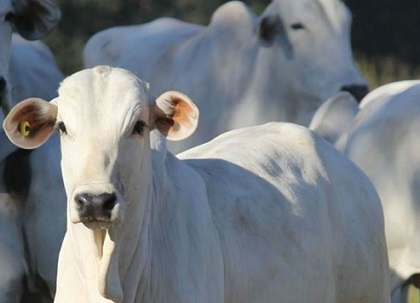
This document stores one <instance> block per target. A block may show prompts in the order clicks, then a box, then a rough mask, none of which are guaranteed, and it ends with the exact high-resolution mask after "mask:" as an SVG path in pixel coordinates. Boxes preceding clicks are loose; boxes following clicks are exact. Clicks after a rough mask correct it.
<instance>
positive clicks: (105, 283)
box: [68, 180, 152, 302]
mask: <svg viewBox="0 0 420 303" xmlns="http://www.w3.org/2000/svg"><path fill="white" fill-rule="evenodd" d="M142 181H144V180H142ZM134 183H135V182H133V184H129V185H128V186H127V188H126V189H127V191H126V192H127V193H128V194H127V197H126V198H127V201H128V203H129V206H128V208H127V212H126V214H125V216H124V222H123V224H122V225H116V226H113V227H111V228H109V229H107V230H100V229H96V230H91V229H88V228H86V227H85V226H83V225H82V224H76V225H74V224H71V223H69V224H70V226H68V233H71V234H72V237H73V239H74V240H72V243H83V245H79V246H78V249H79V251H78V252H77V253H78V254H79V255H80V258H79V260H83V261H82V262H83V264H81V266H80V268H79V270H81V271H82V272H81V274H82V275H83V276H84V277H89V278H88V279H86V281H85V282H84V283H86V285H85V287H86V289H87V290H86V291H87V293H88V294H89V295H92V296H94V298H90V300H89V302H108V301H107V300H104V298H106V299H109V300H111V301H112V302H122V301H123V300H124V302H135V301H136V299H135V298H139V297H140V298H145V299H144V301H142V302H148V301H149V300H148V299H147V298H148V297H149V296H150V287H149V286H150V285H148V283H149V281H150V278H149V277H150V264H151V262H150V245H149V241H148V240H149V225H150V224H149V221H150V218H151V215H150V212H151V206H152V205H151V198H152V190H151V188H152V182H151V180H150V182H149V183H147V184H144V186H143V187H142V186H140V187H139V185H138V182H136V184H134ZM134 188H135V189H134ZM80 239H83V240H82V241H80ZM134 281H136V282H138V281H142V283H141V284H139V285H136V284H133V283H136V282H134ZM92 289H98V290H99V291H98V292H97V293H96V295H95V292H92V291H91V290H92ZM99 294H100V296H99V298H98V297H95V296H97V295H99ZM89 295H88V296H89Z"/></svg>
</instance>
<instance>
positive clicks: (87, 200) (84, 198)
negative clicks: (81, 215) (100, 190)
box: [74, 194, 93, 207]
mask: <svg viewBox="0 0 420 303" xmlns="http://www.w3.org/2000/svg"><path fill="white" fill-rule="evenodd" d="M74 200H75V202H76V204H77V206H79V207H83V206H86V205H88V204H92V201H93V197H92V195H89V194H78V195H76V197H75V198H74Z"/></svg>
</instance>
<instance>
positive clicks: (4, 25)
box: [0, 0, 61, 303]
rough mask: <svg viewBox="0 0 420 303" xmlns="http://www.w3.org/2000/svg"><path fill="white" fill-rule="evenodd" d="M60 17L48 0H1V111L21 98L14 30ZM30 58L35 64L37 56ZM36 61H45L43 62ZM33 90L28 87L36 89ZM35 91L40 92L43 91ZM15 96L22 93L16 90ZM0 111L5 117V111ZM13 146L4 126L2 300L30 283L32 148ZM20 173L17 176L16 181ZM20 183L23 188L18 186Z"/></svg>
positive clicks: (30, 34)
mask: <svg viewBox="0 0 420 303" xmlns="http://www.w3.org/2000/svg"><path fill="white" fill-rule="evenodd" d="M60 17H61V13H60V10H59V8H58V7H57V6H56V5H55V4H54V3H52V2H51V1H49V0H0V106H1V107H2V109H3V112H7V111H8V110H9V108H10V106H12V105H14V104H15V103H16V102H18V101H20V100H17V99H14V100H13V98H12V94H13V93H12V90H13V89H12V86H13V87H16V86H19V87H20V88H22V86H21V85H20V84H19V83H17V82H15V80H16V79H17V78H16V77H15V76H16V75H17V73H15V72H16V71H17V69H14V68H16V67H17V65H15V63H16V61H15V60H14V57H13V55H12V54H11V52H12V48H14V46H12V45H15V42H14V40H13V42H12V35H13V34H12V32H13V30H15V31H16V32H18V33H19V34H20V35H21V36H22V37H24V38H25V39H29V40H36V39H40V38H42V37H43V36H45V35H46V34H48V33H49V32H50V31H51V30H52V29H53V28H54V27H55V26H56V25H57V23H58V22H59V20H60ZM11 56H12V57H11ZM10 62H12V63H10ZM13 62H15V63H13ZM30 63H31V65H36V63H37V62H36V61H35V62H30ZM38 63H39V64H41V66H42V62H38ZM12 65H13V66H12ZM11 69H12V70H13V69H14V71H15V72H13V71H12V72H11V73H10V70H11ZM18 72H20V73H23V74H24V73H28V74H30V73H31V72H32V70H31V68H30V67H29V66H25V68H24V69H23V70H20V71H18ZM13 75H14V76H13ZM40 77H42V75H40ZM12 78H13V79H15V80H12ZM45 80H46V79H45ZM12 81H13V82H14V83H13V84H12ZM26 83H27V82H26ZM56 89H57V87H55V88H54V87H51V91H54V90H56ZM20 92H23V90H20ZM33 92H34V91H31V92H29V93H30V94H31V95H33ZM37 95H39V96H41V95H43V93H42V94H37ZM16 97H17V98H18V96H16ZM0 116H1V118H3V115H2V113H1V114H0ZM14 150H15V148H12V147H11V146H10V145H8V144H7V142H6V141H5V135H4V132H3V131H0V205H1V209H2V211H1V216H0V217H1V218H0V224H1V225H2V229H1V235H0V256H1V257H0V264H1V268H2V270H1V274H0V301H1V302H19V300H21V297H22V292H24V290H25V288H26V283H23V282H24V276H27V275H28V272H29V271H31V270H30V266H29V264H28V260H27V259H26V254H27V253H28V251H27V250H26V248H27V246H26V245H25V243H24V237H25V236H24V234H23V233H22V224H23V223H24V222H23V221H24V216H23V214H22V210H23V209H24V208H25V207H26V205H25V203H24V202H25V199H26V197H27V195H28V194H29V188H28V187H27V188H24V187H25V186H26V185H29V182H30V178H29V177H30V174H31V169H30V165H29V159H28V157H29V154H30V153H29V152H27V151H23V150H18V151H16V152H14ZM19 178H20V179H19ZM22 178H23V179H22ZM17 179H18V182H14V181H16V180H17ZM20 186H23V187H20ZM21 189H22V191H20V190H21ZM4 209H8V210H9V211H4ZM6 222H7V224H6ZM7 226H9V227H7ZM39 236H41V235H38V237H39ZM23 248H25V249H23ZM29 284H32V283H29ZM34 284H35V283H34ZM25 294H26V295H25V298H24V300H25V301H24V302H31V303H32V302H38V298H36V297H35V296H32V295H30V294H29V293H25ZM41 300H42V299H41Z"/></svg>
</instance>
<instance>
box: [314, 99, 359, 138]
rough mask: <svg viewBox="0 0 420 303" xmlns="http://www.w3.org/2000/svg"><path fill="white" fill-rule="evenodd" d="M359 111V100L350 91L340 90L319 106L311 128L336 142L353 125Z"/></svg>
mask: <svg viewBox="0 0 420 303" xmlns="http://www.w3.org/2000/svg"><path fill="white" fill-rule="evenodd" d="M358 112H359V105H358V104H357V100H356V99H355V98H354V97H353V96H352V95H351V94H350V93H348V92H340V93H338V94H337V95H335V96H333V97H331V98H330V99H328V100H327V101H325V102H324V103H323V104H322V105H321V106H320V107H319V108H318V110H317V111H316V112H315V115H314V116H313V117H312V121H311V123H310V125H309V129H311V130H313V131H314V132H315V133H317V134H318V135H320V136H321V137H323V138H324V139H325V140H327V141H328V142H330V143H332V144H334V143H335V142H336V141H337V140H338V138H339V137H340V136H341V135H342V134H343V133H344V132H345V131H346V130H347V128H348V127H350V126H351V123H352V121H353V118H354V117H355V116H356V114H357V113H358Z"/></svg>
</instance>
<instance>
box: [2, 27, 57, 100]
mask: <svg viewBox="0 0 420 303" xmlns="http://www.w3.org/2000/svg"><path fill="white" fill-rule="evenodd" d="M63 79H64V76H63V74H62V73H61V71H60V70H59V69H58V67H57V64H56V62H55V58H54V55H53V54H52V52H51V50H50V49H49V48H48V47H47V46H46V45H45V44H44V43H42V42H41V41H28V40H25V39H23V38H22V37H21V36H19V35H17V34H14V35H13V38H12V51H11V56H10V67H9V81H10V87H11V91H12V104H10V105H9V108H12V107H13V106H14V105H16V103H17V102H20V101H22V100H24V99H26V98H29V97H38V98H43V99H47V100H51V99H53V98H54V97H56V96H57V90H58V86H59V84H60V82H61V81H62V80H63Z"/></svg>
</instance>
